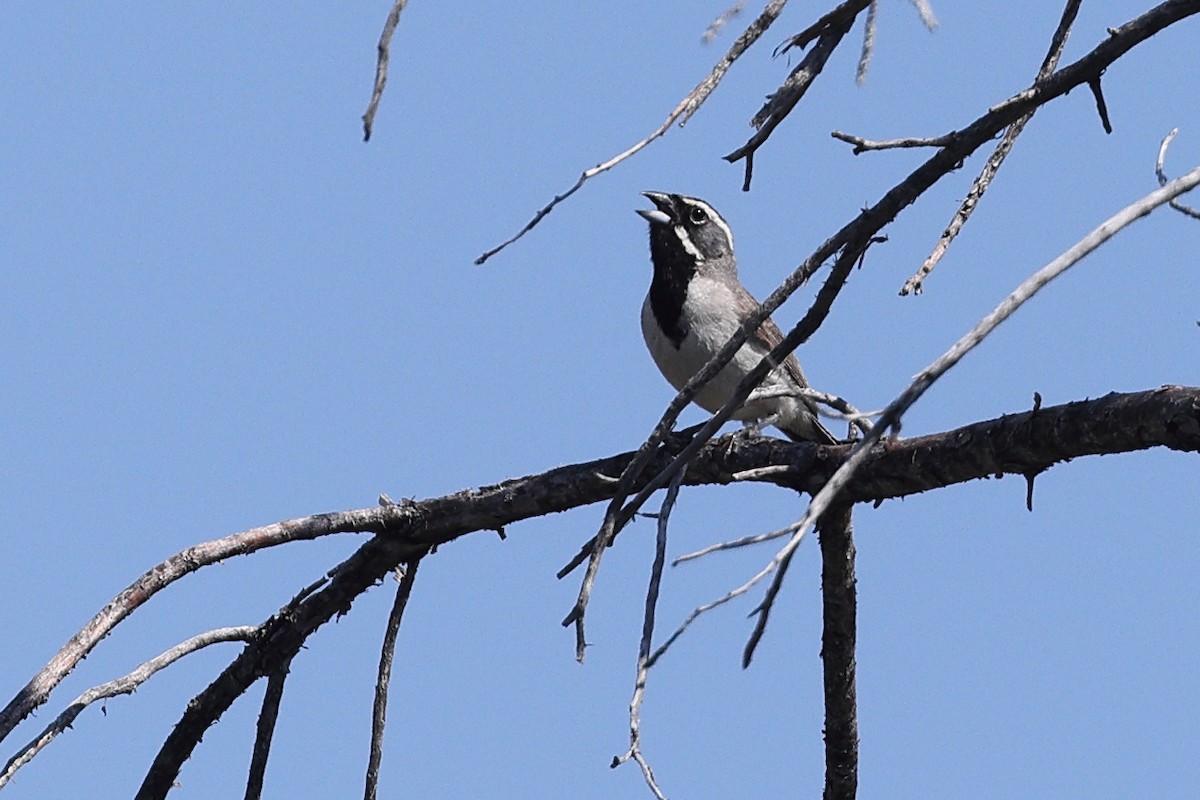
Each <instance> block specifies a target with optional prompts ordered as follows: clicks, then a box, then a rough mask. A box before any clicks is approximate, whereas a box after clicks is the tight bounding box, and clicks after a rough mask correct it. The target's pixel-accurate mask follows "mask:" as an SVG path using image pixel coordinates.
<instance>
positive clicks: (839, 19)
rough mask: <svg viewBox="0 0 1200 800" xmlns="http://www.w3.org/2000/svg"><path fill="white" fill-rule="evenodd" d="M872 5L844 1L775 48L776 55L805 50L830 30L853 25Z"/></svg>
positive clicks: (862, 0) (864, 0)
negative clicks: (796, 48) (792, 50)
mask: <svg viewBox="0 0 1200 800" xmlns="http://www.w3.org/2000/svg"><path fill="white" fill-rule="evenodd" d="M870 4H871V0H844V2H843V3H841V4H840V5H838V6H837V7H835V8H833V9H832V10H830V11H828V12H826V13H825V14H823V15H822V16H821V17H820V19H818V20H817V21H816V22H814V23H813V24H812V25H809V26H808V27H807V28H805V29H804V30H802V31H800V32H799V33H797V34H796V35H795V36H792V37H789V38H788V40H787V41H786V42H784V43H783V44H781V45H780V46H779V47H777V48H775V55H777V56H778V55H782V54H784V53H786V52H787V51H788V50H790V49H792V48H793V47H799V48H800V49H801V50H803V49H804V48H805V47H807V46H808V43H809V42H812V41H814V40H816V38H817V37H819V36H821V35H822V34H823V33H825V32H826V31H827V30H829V29H830V28H835V27H839V26H841V25H850V24H853V23H854V19H855V17H857V16H858V15H859V14H860V13H862V10H863V9H864V8H866V7H867V6H869V5H870Z"/></svg>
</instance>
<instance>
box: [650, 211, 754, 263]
mask: <svg viewBox="0 0 1200 800" xmlns="http://www.w3.org/2000/svg"><path fill="white" fill-rule="evenodd" d="M642 194H643V195H645V197H646V198H647V199H648V200H649V201H650V202H651V203H653V204H654V208H653V209H638V212H637V213H639V214H641V215H642V217H643V218H644V219H645V220H646V221H647V222H649V223H650V256H651V258H652V259H653V261H654V263H655V265H656V266H658V265H660V264H689V265H690V266H691V267H692V269H695V268H696V267H698V266H699V265H701V264H704V263H706V262H720V261H728V262H729V264H730V265H732V262H733V231H731V230H730V229H729V225H728V224H727V223H726V222H725V220H724V219H722V218H721V215H720V214H718V213H717V211H716V209H714V208H713V207H712V206H710V205H709V204H708V203H706V202H704V201H703V200H700V199H697V198H695V197H684V196H683V195H681V194H666V193H663V192H642Z"/></svg>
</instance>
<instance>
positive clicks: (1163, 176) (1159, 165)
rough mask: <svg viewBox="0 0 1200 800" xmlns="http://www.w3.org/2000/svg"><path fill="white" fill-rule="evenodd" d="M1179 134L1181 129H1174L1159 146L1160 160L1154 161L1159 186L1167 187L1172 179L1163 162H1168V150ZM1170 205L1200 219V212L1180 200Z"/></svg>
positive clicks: (1173, 201)
mask: <svg viewBox="0 0 1200 800" xmlns="http://www.w3.org/2000/svg"><path fill="white" fill-rule="evenodd" d="M1178 134H1179V128H1172V129H1171V132H1170V133H1168V134H1167V135H1166V136H1164V137H1163V140H1162V144H1160V145H1159V146H1158V158H1157V159H1155V161H1154V174H1155V175H1156V176H1157V177H1158V185H1159V186H1166V185H1167V181H1169V180H1170V178H1168V177H1167V173H1166V172H1164V171H1163V162H1164V161H1166V158H1167V148H1168V147H1170V146H1171V142H1172V141H1174V140H1175V137H1176V136H1177V135H1178ZM1170 205H1171V208H1173V209H1175V210H1176V211H1178V212H1179V213H1181V214H1184V215H1186V216H1189V217H1191V218H1193V219H1200V211H1197V210H1196V209H1194V208H1192V207H1191V206H1186V205H1184V204H1183V203H1181V202H1179V201H1178V200H1172V201H1171V204H1170Z"/></svg>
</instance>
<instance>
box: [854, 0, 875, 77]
mask: <svg viewBox="0 0 1200 800" xmlns="http://www.w3.org/2000/svg"><path fill="white" fill-rule="evenodd" d="M878 16H879V0H871V5H869V6H867V18H866V20H865V21H864V22H863V43H862V51H861V52H860V53H859V54H858V69H857V70H855V73H854V82H855V83H857V84H858V85H859V86H862V85H863V84H865V83H866V82H867V67H868V66H869V65H870V64H871V54H872V53H874V52H875V35H876V34H877V33H879V30H878V26H879V21H878V19H877V18H878Z"/></svg>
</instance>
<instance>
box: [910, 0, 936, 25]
mask: <svg viewBox="0 0 1200 800" xmlns="http://www.w3.org/2000/svg"><path fill="white" fill-rule="evenodd" d="M909 2H911V3H912V4H913V5H914V6H916V8H917V13H918V14H920V15H921V24H923V25H924V26H925V29H926V30H928V31H935V30H937V26H938V21H937V17H935V16H934V15H933V8H932V7H931V6H930V5H929V3H928V0H909Z"/></svg>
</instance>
